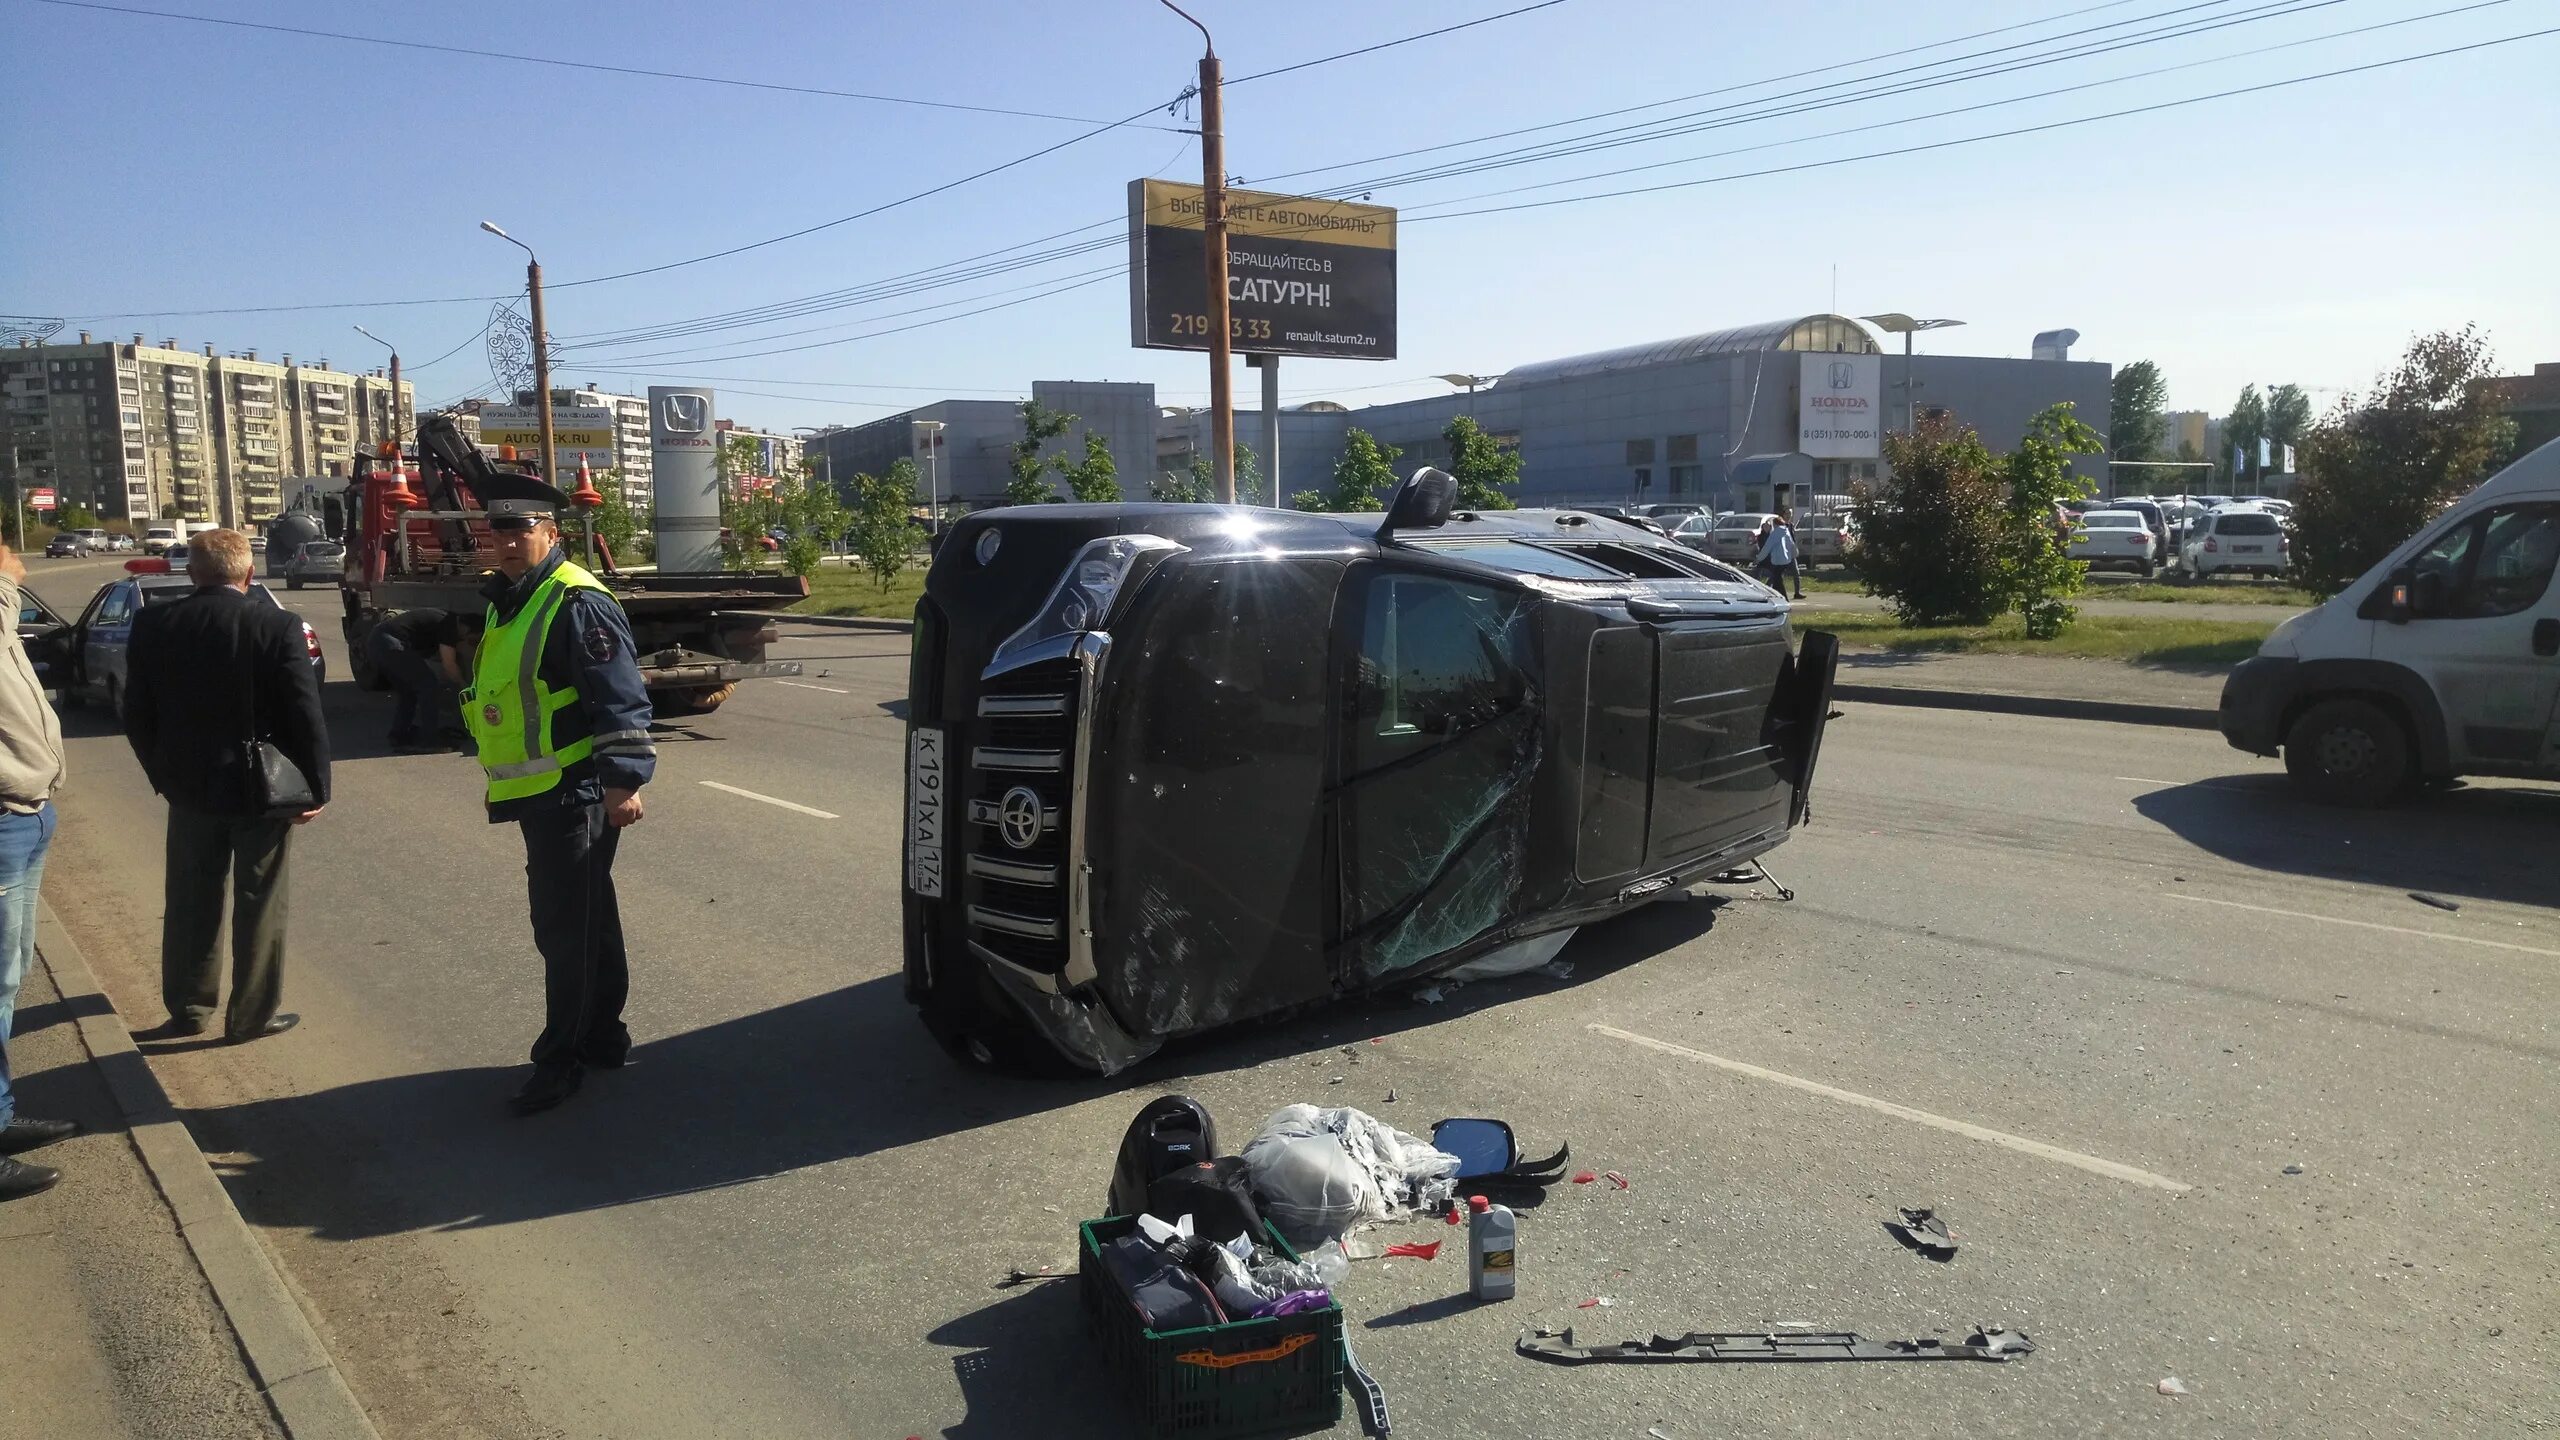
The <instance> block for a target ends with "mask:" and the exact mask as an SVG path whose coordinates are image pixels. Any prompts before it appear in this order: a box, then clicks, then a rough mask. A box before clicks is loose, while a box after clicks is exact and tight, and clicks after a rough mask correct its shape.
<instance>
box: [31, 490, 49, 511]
mask: <svg viewBox="0 0 2560 1440" xmlns="http://www.w3.org/2000/svg"><path fill="white" fill-rule="evenodd" d="M27 508H28V509H30V510H51V509H54V508H55V497H54V493H53V492H52V491H50V490H30V491H28V492H27Z"/></svg>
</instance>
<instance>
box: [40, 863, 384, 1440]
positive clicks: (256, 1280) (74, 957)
mask: <svg viewBox="0 0 2560 1440" xmlns="http://www.w3.org/2000/svg"><path fill="white" fill-rule="evenodd" d="M38 911H39V924H38V928H37V955H36V963H35V965H34V966H33V967H32V969H31V970H30V972H29V974H28V976H27V979H26V982H25V984H24V986H23V987H22V988H21V990H20V992H19V999H18V1011H17V1024H16V1027H15V1028H16V1036H15V1038H14V1039H12V1040H11V1041H10V1042H9V1056H10V1062H11V1068H12V1070H13V1072H14V1076H15V1085H16V1089H17V1091H18V1098H19V1109H20V1111H21V1112H22V1113H25V1114H29V1115H40V1116H46V1117H52V1118H62V1119H71V1120H77V1121H79V1122H80V1124H81V1127H82V1128H81V1133H80V1134H78V1135H75V1136H73V1137H71V1138H70V1139H68V1140H65V1141H62V1142H60V1143H58V1144H54V1145H49V1146H46V1147H44V1148H43V1149H41V1150H38V1151H35V1152H32V1153H31V1154H30V1155H29V1156H27V1157H25V1158H27V1159H29V1160H32V1161H34V1162H37V1163H41V1164H45V1165H49V1166H52V1167H53V1168H55V1169H57V1170H60V1171H61V1172H62V1182H61V1183H60V1184H58V1185H56V1186H54V1187H53V1188H52V1189H51V1190H48V1191H46V1192H44V1193H43V1194H40V1195H33V1196H29V1197H27V1198H25V1199H22V1200H13V1201H10V1202H9V1203H8V1204H6V1205H0V1422H5V1424H0V1431H5V1433H6V1434H7V1435H9V1436H11V1437H15V1436H17V1435H20V1434H25V1435H30V1436H36V1435H44V1436H52V1435H61V1436H80V1437H83V1440H87V1437H91V1436H96V1437H102V1440H104V1437H119V1436H130V1437H136V1440H163V1437H167V1440H199V1437H202V1440H276V1437H283V1440H378V1437H376V1435H375V1432H374V1429H373V1425H372V1422H371V1421H370V1420H369V1419H368V1418H367V1417H366V1416H365V1413H364V1411H363V1409H362V1407H361V1406H360V1405H359V1404H358V1403H357V1402H356V1399H355V1397H354V1395H353V1394H352V1393H350V1392H349V1390H348V1389H347V1385H346V1382H345V1381H344V1380H343V1379H342V1378H341V1377H340V1376H339V1374H338V1372H337V1368H336V1366H335V1364H334V1363H333V1362H332V1361H331V1360H330V1357H329V1354H328V1352H327V1350H326V1349H324V1348H323V1347H322V1346H321V1343H320V1341H319V1339H318V1337H317V1336H316V1335H314V1334H313V1332H312V1329H311V1326H310V1322H309V1320H308V1318H307V1317H305V1316H304V1314H303V1313H302V1308H301V1306H300V1304H299V1303H298V1302H296V1301H295V1299H294V1298H293V1295H292V1292H291V1291H289V1290H288V1289H287V1288H286V1286H285V1282H284V1279H283V1277H282V1276H281V1275H279V1274H278V1273H277V1271H276V1269H275V1266H274V1263H273V1262H272V1261H271V1260H270V1259H269V1258H268V1256H267V1253H266V1249H265V1247H264V1246H262V1245H261V1244H260V1243H259V1241H258V1238H257V1236H256V1235H254V1234H253V1233H251V1231H250V1230H249V1227H248V1225H247V1223H246V1222H245V1221H243V1220H242V1219H241V1217H240V1212H239V1211H238V1210H237V1209H235V1208H234V1207H233V1205H232V1203H231V1197H230V1195H229V1194H228V1193H227V1192H226V1191H224V1189H223V1188H222V1182H221V1181H220V1180H218V1179H216V1178H215V1177H214V1174H213V1169H212V1167H211V1166H210V1165H208V1164H207V1163H206V1162H205V1158H204V1154H203V1152H202V1151H200V1150H199V1149H197V1148H196V1143H195V1140H194V1138H193V1137H192V1136H190V1135H189V1134H188V1133H187V1129H186V1127H185V1125H184V1124H183V1123H181V1121H180V1119H179V1116H178V1112H177V1110H176V1108H175V1107H174V1106H173V1105H172V1104H171V1103H170V1100H169V1096H168V1093H167V1092H166V1091H165V1090H163V1089H162V1088H161V1085H160V1081H159V1078H158V1077H157V1076H156V1075H154V1074H153V1073H152V1070H151V1067H150V1064H149V1062H147V1061H146V1060H145V1059H144V1058H143V1056H142V1053H141V1052H140V1051H138V1050H137V1049H135V1048H134V1044H133V1037H132V1034H131V1032H130V1031H129V1030H128V1029H127V1028H126V1025H125V1022H124V1020H123V1019H122V1018H121V1017H120V1016H118V1015H117V1013H116V1011H115V1008H114V1006H113V1005H111V1004H110V1003H109V1002H108V1000H107V997H106V996H105V995H104V994H102V993H100V992H99V990H98V985H97V981H96V980H95V978H94V977H92V976H91V974H90V972H89V966H88V963H87V961H86V960H85V959H84V958H83V957H82V956H81V954H80V950H79V947H78V945H77V944H75V943H74V942H73V941H72V939H71V937H70V936H69V935H68V934H67V933H66V932H65V931H64V930H63V929H62V926H61V923H60V921H59V920H58V919H57V918H56V917H55V915H54V914H53V910H52V907H51V906H49V905H44V904H41V903H40V904H39V906H38Z"/></svg>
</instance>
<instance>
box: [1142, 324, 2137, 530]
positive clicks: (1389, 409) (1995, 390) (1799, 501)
mask: <svg viewBox="0 0 2560 1440" xmlns="http://www.w3.org/2000/svg"><path fill="white" fill-rule="evenodd" d="M2109 379H2110V367H2109V366H2107V365H2106V364H2105V363H2103V362H2098V361H2082V360H2010V359H1994V358H1989V357H1983V356H1970V355H1920V356H1916V357H1908V358H1906V357H1905V356H1903V355H1901V354H1887V353H1885V350H1884V347H1883V346H1882V345H1880V344H1879V343H1878V342H1877V339H1876V336H1875V335H1874V334H1873V333H1872V332H1870V331H1869V330H1868V329H1867V327H1866V326H1864V325H1862V324H1860V323H1859V322H1858V321H1856V320H1853V319H1850V318H1848V317H1846V316H1842V315H1806V316H1799V317H1796V318H1792V319H1786V320H1777V321H1771V322H1768V323H1765V324H1759V325H1742V326H1736V327H1734V328H1732V329H1728V330H1714V331H1709V332H1707V333H1705V334H1702V335H1686V336H1682V337H1680V338H1678V339H1674V340H1660V341H1655V342H1652V343H1649V344H1644V345H1630V346H1627V347H1624V348H1622V349H1617V350H1602V351H1598V352H1596V353H1593V354H1589V355H1574V356H1569V357H1566V358H1564V359H1561V360H1541V361H1537V362H1534V363H1532V364H1528V365H1522V366H1518V367H1516V368H1514V369H1513V370H1511V371H1510V372H1508V373H1507V374H1504V375H1503V376H1501V377H1500V378H1499V379H1497V380H1495V381H1494V382H1493V383H1492V384H1490V385H1487V386H1483V387H1481V388H1479V389H1478V390H1476V391H1475V392H1474V393H1473V394H1463V393H1456V392H1453V393H1451V394H1449V395H1446V396H1435V397H1432V398H1429V399H1423V400H1409V401H1404V402H1400V403H1397V404H1389V405H1373V406H1369V407H1367V408H1364V409H1358V410H1331V409H1326V410H1315V411H1310V410H1298V411H1293V412H1291V413H1289V414H1288V415H1287V416H1286V419H1287V422H1288V423H1287V424H1286V425H1285V426H1284V429H1283V435H1282V440H1281V455H1280V469H1281V482H1280V494H1281V496H1283V497H1284V498H1285V497H1286V496H1288V495H1290V494H1292V493H1294V492H1296V491H1299V490H1321V489H1324V488H1326V487H1327V486H1328V485H1329V484H1330V483H1331V480H1332V470H1333V462H1334V459H1335V457H1336V456H1337V455H1339V454H1340V453H1341V448H1342V446H1341V433H1342V431H1343V430H1344V429H1347V428H1349V427H1351V426H1358V427H1359V428H1361V429H1363V430H1366V431H1368V432H1369V433H1370V434H1372V435H1375V436H1376V437H1378V438H1379V439H1380V440H1383V441H1386V442H1387V443H1389V444H1391V445H1395V446H1398V447H1400V448H1401V449H1402V450H1403V451H1404V454H1403V455H1402V456H1400V457H1399V458H1398V459H1397V461H1396V470H1397V472H1398V473H1399V474H1404V473H1409V472H1410V471H1411V470H1412V469H1413V468H1414V467H1416V466H1418V465H1423V464H1434V463H1443V462H1445V461H1446V459H1447V445H1446V443H1445V442H1444V441H1442V440H1441V438H1440V432H1441V431H1442V430H1443V429H1445V428H1447V426H1448V424H1449V421H1450V420H1451V419H1453V418H1455V417H1457V416H1459V415H1473V416H1474V417H1475V419H1476V423H1477V424H1478V425H1480V426H1482V427H1483V428H1484V429H1485V430H1487V431H1488V432H1490V433H1492V434H1493V435H1495V436H1497V437H1499V438H1501V439H1503V440H1504V441H1506V442H1509V443H1514V444H1517V445H1518V446H1519V447H1520V454H1521V460H1522V466H1521V471H1522V478H1523V484H1522V485H1521V489H1520V495H1519V499H1520V503H1521V504H1523V505H1564V504H1571V505H1593V504H1629V503H1639V504H1650V503H1658V502H1664V501H1685V502H1689V503H1692V504H1697V505H1700V506H1704V507H1708V508H1712V509H1718V510H1766V509H1770V508H1772V506H1773V504H1776V503H1784V504H1787V505H1788V506H1789V507H1790V508H1793V509H1798V510H1801V509H1803V508H1806V507H1807V505H1808V503H1809V502H1810V499H1811V497H1812V496H1815V495H1832V494H1842V493H1845V492H1846V491H1847V490H1848V488H1849V486H1850V484H1851V483H1852V482H1854V481H1856V480H1859V479H1862V478H1868V477H1871V476H1873V475H1874V474H1876V472H1877V470H1878V468H1879V465H1880V462H1881V459H1882V449H1881V441H1882V437H1883V435H1884V433H1885V432H1886V431H1889V430H1901V429H1904V428H1906V427H1907V426H1909V424H1910V423H1911V413H1912V407H1913V405H1914V404H1915V403H1916V404H1917V406H1918V407H1919V410H1920V413H1921V414H1923V415H1927V414H1929V413H1931V412H1933V411H1945V412H1946V413H1947V414H1948V415H1950V416H1951V417H1952V418H1954V419H1955V420H1957V421H1959V422H1961V423H1963V424H1966V425H1969V426H1971V427H1973V428H1974V429H1975V430H1976V431H1978V432H1980V433H1981V435H1982V438H1983V441H1984V443H1985V444H1987V445H1989V446H1990V447H1991V448H1992V449H1994V450H2005V449H2008V448H2010V447H2011V446H2014V445H2015V444H2016V443H2017V441H2018V439H2019V437H2020V436H2021V435H2022V434H2024V433H2025V430H2026V426H2027V422H2028V421H2029V420H2030V419H2031V418H2033V417H2034V416H2035V415H2036V413H2037V412H2039V411H2041V410H2043V409H2044V408H2045V407H2046V406H2048V405H2051V404H2053V403H2054V402H2056V401H2062V400H2067V401H2070V402H2071V403H2072V404H2073V406H2074V407H2075V408H2076V413H2077V414H2078V416H2079V418H2080V419H2081V420H2082V421H2083V422H2084V423H2086V424H2087V425H2089V426H2090V427H2091V428H2092V429H2095V430H2098V431H2101V432H2103V431H2104V430H2105V429H2106V426H2107V400H2108V382H2109ZM1164 423H1165V427H1166V431H1165V436H1164V439H1165V442H1166V443H1165V444H1163V445H1162V446H1160V447H1159V453H1160V455H1162V456H1163V461H1164V463H1165V464H1167V465H1174V464H1179V463H1180V462H1181V461H1183V460H1185V459H1187V454H1188V452H1189V451H1191V450H1193V449H1195V448H1205V444H1204V442H1205V437H1206V434H1207V429H1208V417H1207V416H1206V415H1205V414H1177V415H1172V416H1168V417H1167V419H1166V421H1165V422H1164ZM1319 432H1321V433H1319ZM1236 439H1237V441H1238V442H1239V443H1241V444H1243V445H1245V446H1247V447H1248V448H1253V449H1256V450H1259V449H1260V447H1261V444H1262V426H1261V423H1260V420H1259V417H1258V416H1256V415H1254V414H1252V413H1251V412H1241V411H1240V412H1239V413H1238V415H1237V418H1236ZM2104 460H2105V457H2104V456H2102V455H2100V456H2087V457H2083V458H2082V460H2081V461H2080V462H2079V463H2080V464H2081V466H2082V467H2083V473H2084V474H2086V475H2088V476H2089V478H2091V479H2092V480H2096V481H2099V482H2101V483H2103V481H2104V479H2105V473H2106V472H2105V464H2104ZM1125 468H1133V467H1124V469H1125ZM1263 471H1264V473H1265V474H1266V475H1267V474H1268V473H1269V467H1268V466H1267V465H1266V466H1264V467H1263Z"/></svg>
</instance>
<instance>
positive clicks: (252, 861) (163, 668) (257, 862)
mask: <svg viewBox="0 0 2560 1440" xmlns="http://www.w3.org/2000/svg"><path fill="white" fill-rule="evenodd" d="M187 578H188V579H190V580H192V581H194V582H195V593H194V594H191V595H189V596H187V597H186V598H185V599H182V600H177V601H173V602H170V603H168V604H165V605H153V606H149V607H146V608H145V609H144V610H143V612H142V614H141V615H140V616H139V617H138V618H137V619H136V620H135V621H134V626H133V641H132V646H131V649H130V650H128V651H127V653H126V657H125V670H126V675H125V692H124V733H125V738H126V739H128V740H130V741H132V742H133V753H134V754H135V755H137V756H139V757H141V760H142V770H143V773H144V774H145V775H147V776H149V777H150V780H151V788H152V789H154V790H156V791H158V792H160V794H161V795H162V796H163V797H164V798H166V799H167V800H168V802H169V838H168V873H167V875H166V876H165V878H164V880H163V885H164V887H165V888H164V893H163V906H162V908H163V911H164V914H163V917H162V920H161V923H160V998H161V1001H162V1003H164V1004H166V1005H167V1006H168V1008H169V1020H168V1023H167V1024H165V1025H163V1026H161V1027H159V1028H158V1029H156V1030H152V1031H146V1032H144V1033H145V1038H150V1039H170V1038H175V1037H177V1036H181V1035H201V1034H203V1033H204V1032H205V1030H206V1029H207V1028H208V1027H210V1026H211V1024H212V1023H213V1016H214V1008H215V1002H216V1001H217V1000H218V999H219V998H220V997H221V993H222V954H221V951H220V949H219V948H218V947H219V944H220V939H221V935H222V909H223V884H224V882H225V881H226V880H228V881H229V883H230V887H231V1004H230V1006H229V1008H228V1009H227V1010H226V1011H225V1012H224V1017H223V1026H222V1033H223V1038H224V1039H225V1040H227V1041H229V1042H230V1043H232V1044H234V1045H238V1044H243V1043H245V1042H247V1041H250V1040H255V1039H258V1038H259V1037H261V1036H265V1035H281V1034H283V1033H284V1032H285V1031H287V1030H290V1029H292V1028H293V1027H294V1026H295V1025H296V1024H298V1023H300V1021H301V1018H302V1017H300V1016H298V1015H282V1014H278V1013H277V1011H276V1007H277V1005H278V1003H279V1002H280V1001H281V1000H282V998H283V995H284V951H285V917H286V903H285V893H286V881H287V871H286V863H285V861H286V855H287V851H288V848H289V842H290V840H291V839H292V836H293V827H295V826H297V825H302V824H307V823H309V822H310V821H312V820H315V819H317V818H319V815H320V811H321V808H322V807H323V806H325V805H327V804H328V802H329V729H328V724H327V722H326V721H325V720H323V719H322V718H321V715H320V681H319V677H318V676H317V675H316V674H314V673H313V670H312V665H311V655H310V652H309V650H308V648H307V647H306V646H305V644H304V642H303V634H302V622H301V621H300V620H298V619H296V618H295V617H294V616H292V615H290V614H288V613H286V612H285V610H284V609H283V608H282V607H280V606H278V605H277V604H276V603H275V602H274V601H273V600H271V599H268V598H266V597H264V596H253V595H251V594H250V593H249V537H247V536H245V535H243V534H241V533H240V532H239V531H237V530H207V531H204V532H203V533H201V534H199V535H196V536H194V537H193V538H191V539H189V540H188V541H187ZM259 741H264V742H267V743H268V744H270V745H272V746H273V747H274V749H275V751H276V752H278V753H280V754H281V755H282V756H283V758H284V759H285V760H287V761H289V762H291V764H292V765H293V767H294V768H295V769H296V770H298V771H299V772H300V775H301V778H302V780H303V781H304V782H305V783H306V785H307V787H308V790H309V799H308V801H307V802H304V803H301V804H298V805H296V806H294V807H292V808H290V809H284V808H280V807H278V808H271V807H270V806H269V805H268V803H267V799H268V794H267V783H266V782H265V781H263V780H262V779H261V776H260V766H259V761H258V755H257V751H258V748H259V747H258V746H257V744H256V742H259Z"/></svg>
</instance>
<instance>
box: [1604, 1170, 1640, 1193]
mask: <svg viewBox="0 0 2560 1440" xmlns="http://www.w3.org/2000/svg"><path fill="white" fill-rule="evenodd" d="M1607 1177H1608V1181H1609V1183H1610V1184H1612V1185H1615V1186H1617V1187H1618V1188H1619V1189H1621V1190H1632V1189H1634V1188H1635V1182H1634V1181H1632V1180H1629V1179H1628V1178H1627V1177H1626V1176H1624V1175H1621V1174H1619V1173H1618V1172H1617V1171H1615V1170H1611V1171H1609V1172H1607Z"/></svg>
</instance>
